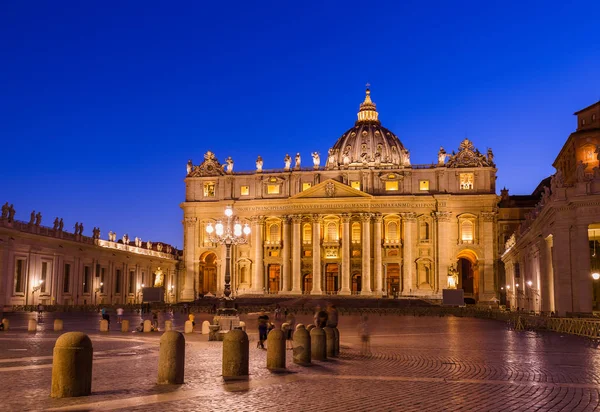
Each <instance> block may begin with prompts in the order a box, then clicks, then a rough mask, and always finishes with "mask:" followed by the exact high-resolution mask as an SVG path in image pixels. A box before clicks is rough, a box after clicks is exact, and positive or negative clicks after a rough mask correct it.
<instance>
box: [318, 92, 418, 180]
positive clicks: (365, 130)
mask: <svg viewBox="0 0 600 412" xmlns="http://www.w3.org/2000/svg"><path fill="white" fill-rule="evenodd" d="M405 166H410V154H409V152H408V150H406V149H405V148H404V146H403V145H402V143H401V142H400V139H398V137H397V136H396V135H395V134H394V133H392V132H391V131H389V130H388V129H386V128H385V127H383V126H381V122H380V121H379V114H378V113H377V106H376V105H375V103H373V102H372V101H371V91H370V90H369V88H368V87H367V91H366V96H365V100H364V101H363V102H362V103H361V105H360V109H359V111H358V120H357V121H356V123H355V124H354V127H353V128H351V129H350V130H348V131H347V132H346V133H344V134H343V135H342V137H340V138H339V139H338V140H337V142H335V144H334V145H333V147H332V148H331V149H329V152H328V157H327V165H326V168H327V169H338V168H351V169H359V168H366V167H386V168H388V167H389V168H398V167H405Z"/></svg>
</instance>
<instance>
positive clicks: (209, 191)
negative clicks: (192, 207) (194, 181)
mask: <svg viewBox="0 0 600 412" xmlns="http://www.w3.org/2000/svg"><path fill="white" fill-rule="evenodd" d="M204 197H215V182H205V183H204Z"/></svg>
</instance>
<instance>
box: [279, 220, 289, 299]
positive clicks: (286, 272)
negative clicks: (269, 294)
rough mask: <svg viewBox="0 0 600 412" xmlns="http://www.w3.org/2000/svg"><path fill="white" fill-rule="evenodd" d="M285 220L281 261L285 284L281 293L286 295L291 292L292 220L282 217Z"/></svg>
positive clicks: (283, 283)
mask: <svg viewBox="0 0 600 412" xmlns="http://www.w3.org/2000/svg"><path fill="white" fill-rule="evenodd" d="M282 219H283V251H282V253H281V260H282V263H283V270H282V271H281V273H282V276H283V282H282V285H281V290H280V291H279V293H282V294H286V293H288V292H289V290H290V263H291V262H290V218H289V216H282Z"/></svg>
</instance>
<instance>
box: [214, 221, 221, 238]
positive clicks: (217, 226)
mask: <svg viewBox="0 0 600 412" xmlns="http://www.w3.org/2000/svg"><path fill="white" fill-rule="evenodd" d="M215 230H216V233H217V236H223V223H221V222H218V223H217V224H216V225H215Z"/></svg>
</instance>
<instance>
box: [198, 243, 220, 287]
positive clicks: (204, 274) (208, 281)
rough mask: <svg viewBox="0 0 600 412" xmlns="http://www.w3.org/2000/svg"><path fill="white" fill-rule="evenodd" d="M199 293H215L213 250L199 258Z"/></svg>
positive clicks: (214, 255)
mask: <svg viewBox="0 0 600 412" xmlns="http://www.w3.org/2000/svg"><path fill="white" fill-rule="evenodd" d="M200 261H201V263H200V283H199V285H200V293H202V294H203V295H206V294H207V293H209V292H210V293H212V294H213V295H216V293H217V263H216V261H217V255H216V254H214V253H213V252H207V253H205V254H204V255H203V256H202V258H201V259H200Z"/></svg>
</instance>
